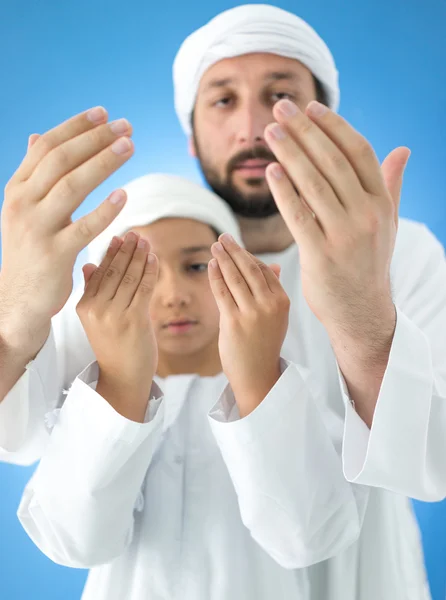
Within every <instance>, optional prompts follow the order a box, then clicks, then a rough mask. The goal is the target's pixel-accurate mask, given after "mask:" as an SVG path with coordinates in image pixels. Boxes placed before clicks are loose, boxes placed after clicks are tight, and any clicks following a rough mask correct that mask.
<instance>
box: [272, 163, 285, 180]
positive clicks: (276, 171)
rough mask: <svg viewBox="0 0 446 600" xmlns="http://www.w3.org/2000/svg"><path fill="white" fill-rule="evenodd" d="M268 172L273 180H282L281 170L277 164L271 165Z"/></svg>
mask: <svg viewBox="0 0 446 600" xmlns="http://www.w3.org/2000/svg"><path fill="white" fill-rule="evenodd" d="M269 171H270V173H271V175H272V176H273V177H274V178H275V179H282V176H283V170H282V167H281V166H280V165H278V164H275V165H271V166H270V168H269Z"/></svg>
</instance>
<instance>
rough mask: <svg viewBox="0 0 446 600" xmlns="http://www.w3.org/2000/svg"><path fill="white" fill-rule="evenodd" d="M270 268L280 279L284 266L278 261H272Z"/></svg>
mask: <svg viewBox="0 0 446 600" xmlns="http://www.w3.org/2000/svg"><path fill="white" fill-rule="evenodd" d="M269 268H270V269H271V271H272V272H273V273H274V275H275V276H276V277H277V279H280V273H281V271H282V267H281V266H280V265H278V264H276V263H272V264H271V265H269Z"/></svg>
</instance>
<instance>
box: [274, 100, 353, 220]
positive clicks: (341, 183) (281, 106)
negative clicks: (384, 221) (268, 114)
mask: <svg viewBox="0 0 446 600" xmlns="http://www.w3.org/2000/svg"><path fill="white" fill-rule="evenodd" d="M273 113H274V116H275V118H276V119H277V120H278V122H279V123H280V124H281V125H283V126H284V127H285V128H286V129H287V130H288V132H289V133H290V134H291V137H292V138H293V139H294V140H295V141H297V143H298V145H299V146H300V147H301V148H302V149H303V150H304V152H305V153H306V155H307V156H308V158H309V159H310V161H311V162H312V163H313V164H314V166H315V167H316V168H317V169H318V170H319V172H320V173H322V175H323V176H324V178H325V179H326V180H327V181H328V182H329V184H330V185H331V187H332V189H333V190H334V192H335V194H336V196H337V198H338V199H339V201H340V202H341V203H342V204H343V206H344V207H345V208H346V209H347V210H356V211H357V210H361V203H360V201H361V198H362V197H364V190H363V188H362V186H361V183H360V181H359V179H358V176H357V175H356V172H355V170H354V169H353V167H352V165H351V164H350V161H349V160H348V159H347V157H346V156H345V154H344V153H343V152H342V151H341V150H340V148H339V147H338V146H337V145H336V144H335V143H334V142H333V141H332V140H331V139H330V138H329V137H328V136H327V135H326V134H325V133H324V132H323V131H322V129H321V128H320V127H319V126H318V125H317V124H316V123H314V122H313V121H312V120H311V119H310V118H309V117H308V116H307V115H306V114H305V113H303V112H302V111H301V110H300V109H299V108H298V107H297V106H296V104H294V102H291V101H290V100H281V101H280V102H278V103H277V104H276V105H275V106H274V110H273Z"/></svg>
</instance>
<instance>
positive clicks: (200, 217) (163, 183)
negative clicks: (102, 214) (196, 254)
mask: <svg viewBox="0 0 446 600" xmlns="http://www.w3.org/2000/svg"><path fill="white" fill-rule="evenodd" d="M122 189H124V190H125V191H126V192H127V202H126V204H125V206H124V208H123V209H122V211H121V212H120V213H119V215H118V216H117V217H116V219H115V220H114V221H113V222H112V223H111V224H110V225H109V226H108V227H107V229H105V231H103V232H102V233H101V234H100V235H99V236H98V237H97V238H96V239H95V240H93V242H91V244H90V245H89V246H88V260H89V261H90V262H92V263H94V264H96V265H98V264H99V263H100V262H101V260H102V258H103V256H104V254H105V252H106V251H107V248H108V246H109V244H110V241H111V239H112V237H113V236H114V235H116V236H121V235H123V234H124V233H126V232H127V231H129V230H130V229H131V228H132V227H141V226H143V225H149V224H150V223H154V222H155V221H159V220H160V219H165V218H169V217H172V218H178V217H180V218H185V219H194V220H196V221H200V222H202V223H206V224H207V225H210V226H211V227H213V228H214V229H215V230H216V231H217V232H218V233H219V234H220V233H225V232H227V233H230V234H231V235H232V237H233V238H234V239H235V240H236V241H237V242H238V243H239V244H240V245H242V239H241V234H240V229H239V226H238V223H237V221H236V219H235V217H234V215H233V213H232V211H231V209H230V208H229V207H228V206H227V204H226V203H225V202H224V201H223V200H222V199H221V198H219V197H218V196H217V195H216V194H214V193H213V192H211V191H209V190H207V189H206V188H204V187H202V186H200V185H198V184H196V183H193V182H192V181H188V180H187V179H184V178H183V177H178V176H176V175H164V174H158V173H157V174H150V175H144V176H143V177H139V178H138V179H134V180H133V181H131V182H130V183H128V184H127V185H125V186H123V188H122Z"/></svg>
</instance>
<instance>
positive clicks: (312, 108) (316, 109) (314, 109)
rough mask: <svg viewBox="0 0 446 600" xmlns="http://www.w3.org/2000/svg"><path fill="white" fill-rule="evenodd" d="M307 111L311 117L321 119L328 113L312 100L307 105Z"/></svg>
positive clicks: (326, 109) (325, 108)
mask: <svg viewBox="0 0 446 600" xmlns="http://www.w3.org/2000/svg"><path fill="white" fill-rule="evenodd" d="M307 111H308V113H309V114H310V115H311V116H312V117H322V115H325V113H326V112H327V111H328V108H327V107H326V106H324V105H323V104H321V103H320V102H316V100H313V101H312V102H310V104H309V105H308V108H307Z"/></svg>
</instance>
